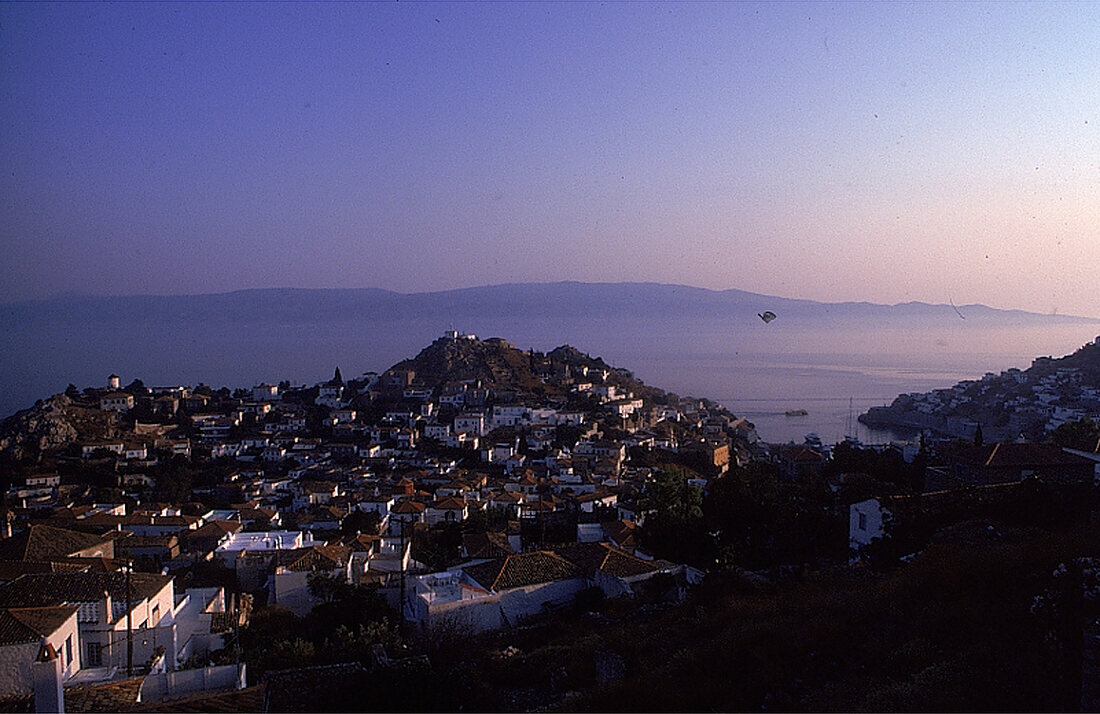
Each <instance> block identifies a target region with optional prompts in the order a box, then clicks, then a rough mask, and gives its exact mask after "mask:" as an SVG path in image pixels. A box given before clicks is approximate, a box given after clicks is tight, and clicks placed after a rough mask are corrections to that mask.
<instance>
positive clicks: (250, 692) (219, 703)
mask: <svg viewBox="0 0 1100 714" xmlns="http://www.w3.org/2000/svg"><path fill="white" fill-rule="evenodd" d="M266 695H267V684H264V683H261V684H257V685H254V686H251V687H245V688H244V689H238V690H235V691H232V692H212V693H210V694H196V695H195V696H193V697H185V698H183V699H170V700H168V701H163V702H141V703H139V704H135V705H133V706H132V707H126V710H127V711H141V712H227V713H228V712H261V711H264V699H265V697H266ZM67 703H68V702H67V701H66V704H67Z"/></svg>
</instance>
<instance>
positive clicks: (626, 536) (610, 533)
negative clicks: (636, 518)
mask: <svg viewBox="0 0 1100 714" xmlns="http://www.w3.org/2000/svg"><path fill="white" fill-rule="evenodd" d="M603 532H604V533H606V534H607V537H608V538H610V539H611V540H613V541H615V543H617V544H618V546H619V547H620V548H633V547H634V546H635V545H637V542H636V536H635V533H636V525H635V524H634V523H633V522H632V521H610V522H608V523H604V524H603Z"/></svg>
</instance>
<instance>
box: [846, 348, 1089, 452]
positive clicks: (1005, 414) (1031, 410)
mask: <svg viewBox="0 0 1100 714" xmlns="http://www.w3.org/2000/svg"><path fill="white" fill-rule="evenodd" d="M1086 418H1089V419H1093V420H1100V337H1098V338H1097V339H1096V340H1095V341H1093V342H1090V343H1089V344H1086V345H1084V346H1083V347H1081V348H1079V349H1078V350H1077V351H1075V352H1074V353H1073V354H1070V355H1066V356H1065V357H1061V358H1057V359H1056V358H1054V357H1049V356H1048V357H1038V358H1036V359H1035V360H1034V361H1033V362H1032V363H1031V366H1030V367H1029V368H1028V369H1024V370H1021V369H1008V370H1005V371H1003V372H1001V373H1000V374H994V373H993V372H989V373H987V374H986V375H985V376H984V377H982V378H981V379H976V380H965V381H962V382H959V383H958V384H956V385H955V386H953V387H951V388H950V389H937V390H934V391H932V392H926V393H923V394H920V393H912V394H902V395H900V396H898V397H897V398H896V399H894V401H893V403H891V404H890V405H889V406H886V407H872V408H871V409H870V410H869V411H868V412H867V413H866V414H861V415H860V417H859V420H860V422H862V423H864V424H867V425H868V426H873V427H890V428H895V429H897V428H901V429H913V430H930V431H932V432H933V433H937V434H940V435H943V436H948V437H955V438H964V439H970V438H973V437H974V435H975V432H976V431H977V428H978V426H979V425H980V426H981V429H982V435H983V438H984V439H985V440H987V441H993V440H1013V439H1015V438H1017V437H1018V436H1020V435H1021V434H1022V435H1024V436H1026V437H1027V438H1029V439H1041V438H1043V437H1044V436H1045V435H1046V434H1047V433H1049V432H1050V431H1053V430H1054V429H1056V428H1057V427H1058V426H1060V425H1061V424H1064V423H1066V422H1070V421H1077V420H1080V419H1086Z"/></svg>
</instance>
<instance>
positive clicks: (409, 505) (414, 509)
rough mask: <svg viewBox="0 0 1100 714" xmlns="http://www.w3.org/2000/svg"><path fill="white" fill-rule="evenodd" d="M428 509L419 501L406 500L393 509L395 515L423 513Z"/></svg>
mask: <svg viewBox="0 0 1100 714" xmlns="http://www.w3.org/2000/svg"><path fill="white" fill-rule="evenodd" d="M426 508H427V507H426V506H425V505H424V504H423V503H420V502H419V501H414V500H412V499H406V500H404V501H401V502H400V503H398V504H397V505H396V506H394V507H393V509H392V510H393V512H394V513H423V512H424V510H425V509H426Z"/></svg>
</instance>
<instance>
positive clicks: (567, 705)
mask: <svg viewBox="0 0 1100 714" xmlns="http://www.w3.org/2000/svg"><path fill="white" fill-rule="evenodd" d="M1098 535H1100V533H1097V532H1096V531H1095V530H1089V531H1078V532H1075V533H1072V534H1061V535H1048V534H1041V533H1037V532H1031V533H1028V532H1022V531H1021V532H1009V531H1003V530H993V531H991V530H989V529H988V527H987V526H986V525H984V524H981V525H979V524H971V525H970V526H963V527H961V528H959V529H957V530H956V531H954V532H951V533H948V534H946V537H945V538H943V539H942V542H940V543H938V544H936V545H933V546H931V547H929V548H928V549H927V550H926V551H924V552H923V553H922V554H921V555H920V556H918V557H917V558H915V559H914V560H913V561H912V562H911V563H910V564H908V565H907V566H905V567H903V568H901V569H898V570H895V571H893V572H890V573H886V574H874V573H872V572H870V571H869V570H866V569H863V568H858V567H857V568H854V569H847V568H840V569H837V570H835V571H830V572H814V573H803V574H798V573H792V574H788V575H787V576H785V578H784V579H783V580H781V581H779V582H776V581H772V580H768V579H764V578H761V577H756V576H750V575H747V574H727V575H725V576H721V575H713V576H711V577H710V578H708V583H707V585H706V586H705V587H704V589H703V591H702V592H700V593H699V595H698V597H697V598H696V599H695V601H694V602H690V603H689V604H688V605H687V606H685V607H682V608H670V609H661V608H660V606H658V605H653V606H648V607H643V608H641V610H634V611H631V612H626V611H621V610H618V608H619V607H622V605H621V604H619V603H610V602H606V603H603V602H599V601H592V602H590V603H588V607H587V608H582V609H587V610H588V611H587V612H579V611H578V612H574V613H567V614H562V615H560V616H559V617H558V618H557V619H556V620H555V621H554V622H552V623H549V624H544V625H539V626H534V627H531V628H528V629H521V630H517V631H512V632H507V633H499V634H495V635H491V636H487V637H486V638H466V637H462V636H461V633H451V636H450V637H447V636H441V637H440V638H439V640H438V641H437V642H436V643H435V647H434V649H435V652H434V653H433V657H432V665H431V668H430V672H427V673H424V672H422V673H421V675H420V677H418V679H419V680H420V682H421V685H427V684H428V682H427V681H425V680H424V679H422V677H427V678H428V679H430V680H431V683H430V686H418V687H417V691H418V692H420V693H421V696H419V697H413V698H411V699H409V700H406V704H407V705H408V708H409V709H416V708H425V707H427V708H434V709H440V708H441V709H460V708H461V709H465V710H486V711H488V710H495V711H522V710H562V711H573V710H576V711H715V710H717V711H759V710H773V711H774V710H778V711H1063V710H1074V709H1078V708H1079V706H1080V704H1081V703H1082V702H1083V703H1084V706H1085V709H1086V710H1087V709H1092V708H1094V707H1095V705H1096V704H1098V703H1100V702H1098V701H1097V700H1096V698H1095V691H1094V690H1095V687H1096V683H1095V676H1094V675H1093V674H1092V673H1091V672H1090V668H1091V665H1090V664H1089V661H1090V659H1091V658H1092V656H1093V654H1094V653H1093V652H1092V651H1091V650H1090V648H1089V647H1088V639H1089V638H1088V637H1087V635H1088V632H1087V629H1088V628H1087V627H1086V623H1087V622H1091V621H1092V620H1093V618H1094V617H1095V616H1096V612H1095V609H1096V605H1095V602H1093V601H1091V600H1089V599H1088V597H1082V593H1083V592H1086V591H1087V590H1088V588H1089V585H1090V579H1095V577H1096V574H1095V573H1094V572H1092V570H1091V569H1090V561H1082V560H1080V559H1081V558H1082V557H1084V556H1091V555H1093V554H1094V551H1095V546H1094V545H1093V544H1095V543H1097V542H1098V541H1097V536H1098ZM1082 565H1083V567H1081V566H1082ZM1082 573H1083V574H1082ZM1082 578H1083V582H1082ZM1086 594H1087V593H1086ZM1083 633H1084V635H1085V638H1086V639H1084V640H1083V639H1082V637H1083ZM1082 663H1084V667H1083V668H1082ZM1082 671H1084V682H1082V676H1081V672H1082ZM422 697H425V698H426V699H427V701H425V700H424V699H423V698H422ZM374 705H377V707H375V706H374ZM374 705H372V704H367V705H366V706H367V707H368V708H377V709H388V708H391V707H402V704H401V702H400V701H395V700H389V701H382V700H374Z"/></svg>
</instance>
